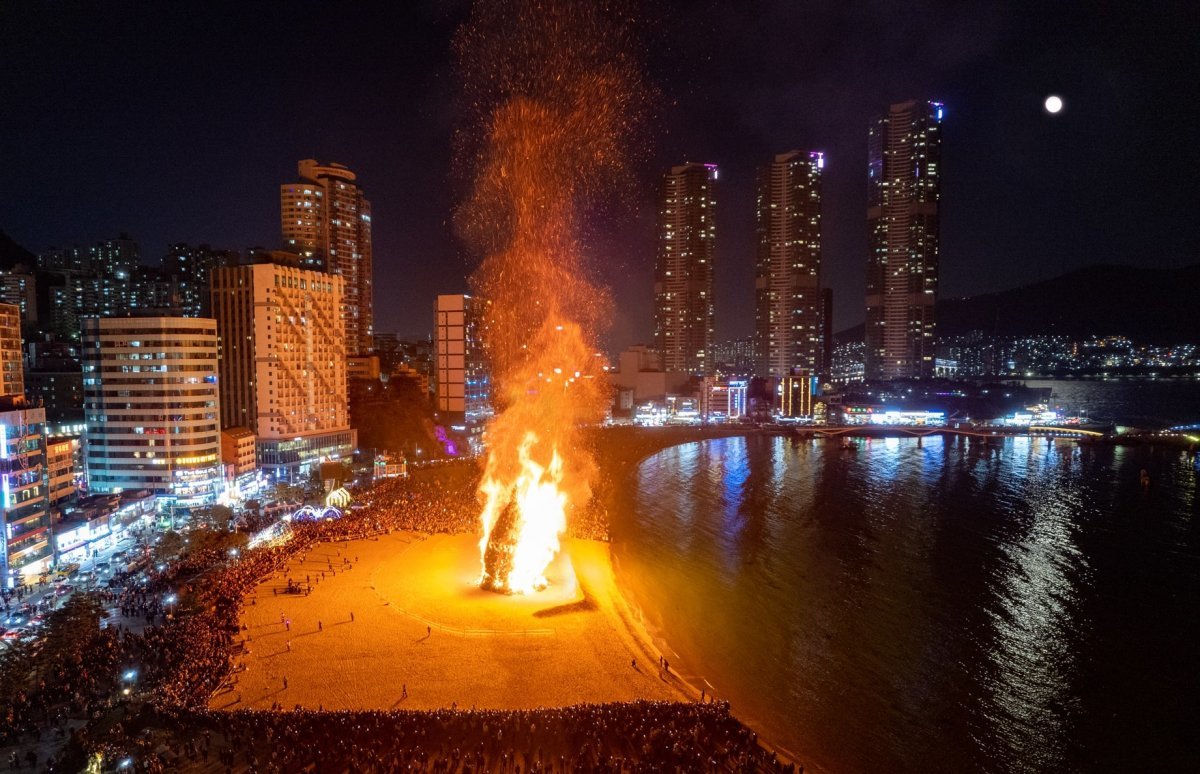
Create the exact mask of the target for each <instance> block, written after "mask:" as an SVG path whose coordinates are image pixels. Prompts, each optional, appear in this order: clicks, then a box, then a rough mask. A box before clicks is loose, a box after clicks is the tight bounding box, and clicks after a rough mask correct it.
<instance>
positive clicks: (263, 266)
mask: <svg viewBox="0 0 1200 774" xmlns="http://www.w3.org/2000/svg"><path fill="white" fill-rule="evenodd" d="M342 287H343V280H342V277H340V276H337V275H334V274H325V273H323V272H319V271H313V270H311V269H302V268H299V267H296V266H287V265H283V264H279V263H272V262H263V263H256V264H247V265H242V266H227V267H219V268H217V269H215V270H214V271H213V274H212V308H213V314H214V316H215V317H216V320H217V329H218V331H219V332H220V338H221V358H220V362H221V366H220V374H221V379H220V383H221V427H222V428H223V429H230V428H235V427H244V428H247V429H249V430H251V431H252V432H253V433H254V434H255V435H256V436H257V444H258V461H259V465H260V466H261V467H262V468H263V469H264V472H266V473H267V474H269V475H271V476H272V477H273V479H274V480H277V481H296V480H297V479H298V478H299V477H301V476H303V475H306V474H308V473H309V472H310V471H311V470H312V469H313V468H314V466H316V465H319V464H320V463H321V462H322V461H328V460H331V459H348V458H349V457H350V456H351V455H352V454H353V452H354V447H355V440H356V439H355V433H354V431H353V430H351V429H350V417H349V409H348V406H347V394H346V344H345V331H344V328H343V326H342V317H341V309H342Z"/></svg>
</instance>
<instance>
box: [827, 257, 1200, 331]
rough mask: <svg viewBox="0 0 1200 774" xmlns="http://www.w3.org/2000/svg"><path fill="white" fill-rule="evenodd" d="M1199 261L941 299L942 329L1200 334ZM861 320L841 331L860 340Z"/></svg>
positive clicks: (1089, 272)
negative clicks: (1163, 267)
mask: <svg viewBox="0 0 1200 774" xmlns="http://www.w3.org/2000/svg"><path fill="white" fill-rule="evenodd" d="M1197 310H1200V264H1196V265H1194V266H1188V267H1185V268H1182V269H1139V268H1136V267H1133V266H1089V267H1087V268H1085V269H1078V270H1076V271H1073V272H1069V273H1067V274H1064V275H1062V276H1060V277H1055V278H1053V279H1048V280H1045V281H1042V282H1036V283H1034V284H1032V285H1025V286H1022V287H1019V288H1013V289H1012V290H1005V291H1003V292H1000V293H988V294H986V295H982V296H973V297H971V298H943V299H941V300H939V301H938V305H937V323H938V330H937V332H938V335H939V336H957V335H962V334H965V333H968V332H970V331H972V330H981V331H983V332H984V333H986V334H988V335H999V336H1026V335H1039V334H1040V335H1051V334H1061V335H1064V336H1070V337H1073V338H1082V337H1085V336H1089V335H1092V334H1098V335H1125V336H1129V337H1130V338H1132V339H1135V340H1137V341H1139V342H1146V343H1158V344H1174V343H1180V342H1195V341H1200V316H1198V315H1197ZM862 335H863V326H862V325H856V326H854V327H853V328H850V329H847V330H845V331H842V332H841V333H839V334H837V341H838V342H839V343H841V342H849V341H862Z"/></svg>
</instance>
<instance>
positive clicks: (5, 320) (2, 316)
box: [0, 304, 25, 395]
mask: <svg viewBox="0 0 1200 774" xmlns="http://www.w3.org/2000/svg"><path fill="white" fill-rule="evenodd" d="M24 394H25V357H24V352H23V350H22V349H21V308H20V307H19V306H17V305H15V304H0V395H24Z"/></svg>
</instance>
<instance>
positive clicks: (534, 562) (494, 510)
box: [479, 431, 567, 594]
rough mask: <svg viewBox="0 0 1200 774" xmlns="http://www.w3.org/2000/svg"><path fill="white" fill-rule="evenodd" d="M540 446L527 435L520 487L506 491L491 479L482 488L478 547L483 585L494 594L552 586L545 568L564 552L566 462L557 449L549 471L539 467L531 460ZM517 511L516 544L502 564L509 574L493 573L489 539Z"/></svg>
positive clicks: (547, 467)
mask: <svg viewBox="0 0 1200 774" xmlns="http://www.w3.org/2000/svg"><path fill="white" fill-rule="evenodd" d="M537 442H538V436H537V434H536V433H534V432H533V431H530V432H528V433H526V434H525V439H524V440H523V441H522V442H521V445H520V447H519V448H518V450H517V458H518V460H519V462H520V466H521V469H520V472H519V473H518V474H517V479H516V481H515V482H514V483H513V484H512V485H511V486H509V485H507V484H505V483H504V482H502V481H500V480H499V479H497V478H487V479H485V480H484V481H483V483H482V484H481V485H480V489H481V491H482V492H483V493H484V495H485V497H486V502H485V504H484V508H483V515H482V519H483V525H484V527H483V528H484V535H483V539H482V540H480V541H479V552H480V556H481V557H483V559H484V568H485V569H484V573H483V575H482V576H481V577H480V583H481V584H482V585H484V586H486V587H488V588H492V589H494V590H496V591H506V592H509V593H515V594H529V593H532V592H534V591H539V590H541V589H544V588H545V587H546V586H547V585H549V581H547V580H546V576H545V572H546V567H547V566H549V564H550V562H551V561H553V559H554V556H555V554H557V553H558V550H559V548H560V544H559V537H560V536H561V535H562V534H563V532H565V531H566V529H567V494H566V492H564V491H563V490H562V488H561V487H560V485H561V484H562V478H563V460H562V457H561V456H560V455H559V453H558V450H557V449H553V450H552V452H551V456H550V462H549V464H548V465H545V466H543V465H540V464H538V462H536V461H535V460H534V459H533V457H532V449H533V447H534V446H535V445H536V444H537ZM510 506H511V507H513V508H515V511H516V516H515V521H514V523H513V525H512V530H511V534H512V537H513V540H512V541H511V543H509V544H508V545H509V546H511V550H510V551H508V552H507V556H506V558H505V559H506V560H505V561H503V562H502V564H503V565H504V566H505V569H506V570H507V573H506V574H503V575H501V574H494V573H492V572H489V571H488V569H487V567H488V562H487V554H488V544H489V539H490V537H491V535H492V531H493V530H494V528H495V526H496V524H497V523H498V522H499V520H500V516H501V514H502V513H503V512H504V509H505V508H508V507H510Z"/></svg>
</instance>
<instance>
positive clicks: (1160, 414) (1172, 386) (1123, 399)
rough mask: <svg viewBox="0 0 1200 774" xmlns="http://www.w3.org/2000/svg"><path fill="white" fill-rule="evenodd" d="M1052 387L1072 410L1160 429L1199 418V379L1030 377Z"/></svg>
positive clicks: (1057, 400)
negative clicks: (1041, 378) (1038, 378)
mask: <svg viewBox="0 0 1200 774" xmlns="http://www.w3.org/2000/svg"><path fill="white" fill-rule="evenodd" d="M1025 384H1028V385H1029V386H1030V387H1050V388H1051V389H1053V390H1054V399H1053V402H1054V403H1055V404H1056V405H1059V406H1062V407H1063V408H1066V409H1067V410H1068V411H1069V412H1071V413H1075V412H1083V413H1084V414H1086V415H1087V416H1090V417H1094V418H1096V419H1103V420H1105V421H1111V422H1115V423H1117V424H1122V425H1132V426H1134V427H1144V428H1148V429H1158V428H1161V427H1171V426H1174V425H1180V424H1191V423H1195V422H1200V379H1195V378H1177V379H1045V380H1035V379H1030V380H1027V381H1026V382H1025Z"/></svg>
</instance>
